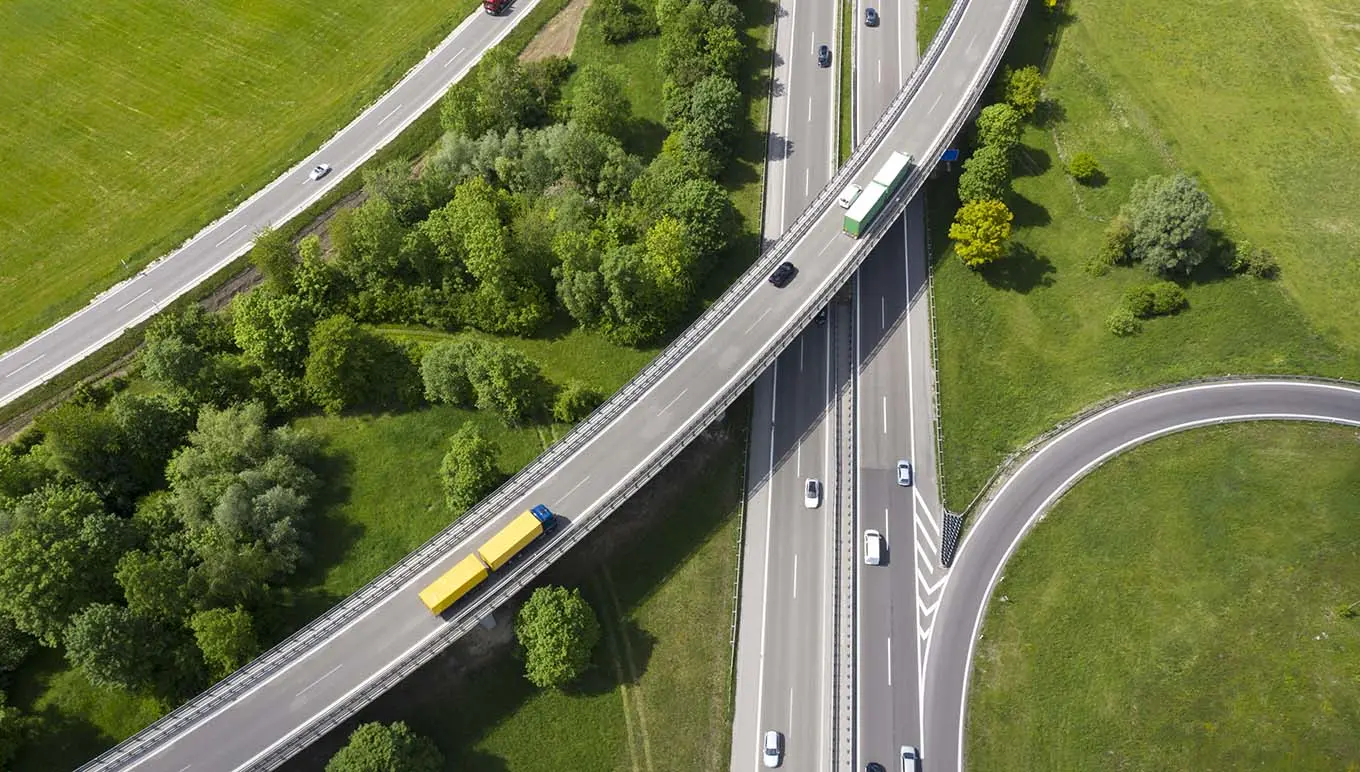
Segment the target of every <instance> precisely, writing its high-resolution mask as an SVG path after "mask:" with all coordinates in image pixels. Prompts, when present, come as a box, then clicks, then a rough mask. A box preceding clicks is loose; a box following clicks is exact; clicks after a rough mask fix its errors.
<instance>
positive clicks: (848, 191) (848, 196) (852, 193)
mask: <svg viewBox="0 0 1360 772" xmlns="http://www.w3.org/2000/svg"><path fill="white" fill-rule="evenodd" d="M863 192H864V188H861V187H860V186H858V185H856V184H855V183H853V182H852V183H850V184H849V185H846V186H845V190H842V191H841V195H840V198H838V199H836V203H838V204H840V205H841V209H849V208H850V205H851V204H853V203H855V199H857V198H859V194H860V193H863Z"/></svg>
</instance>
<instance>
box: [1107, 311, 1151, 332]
mask: <svg viewBox="0 0 1360 772" xmlns="http://www.w3.org/2000/svg"><path fill="white" fill-rule="evenodd" d="M1105 329H1107V330H1109V331H1110V332H1112V333H1114V334H1115V335H1118V336H1119V337H1121V338H1122V337H1124V336H1126V335H1133V334H1134V333H1136V332H1138V331H1139V330H1141V329H1143V323H1142V322H1140V321H1138V317H1136V316H1134V315H1133V312H1132V311H1130V310H1129V309H1127V308H1124V307H1123V306H1120V307H1119V308H1116V309H1115V310H1114V311H1111V312H1110V315H1109V316H1107V317H1105Z"/></svg>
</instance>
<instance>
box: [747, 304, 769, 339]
mask: <svg viewBox="0 0 1360 772" xmlns="http://www.w3.org/2000/svg"><path fill="white" fill-rule="evenodd" d="M772 310H773V309H770V308H767V309H765V313H763V314H761V315H760V316H759V317H758V318H757V319H756V320H755V321H754V322H751V326H750V327H747V328H746V334H747V335H750V334H751V330H754V329H755V328H756V325H758V324H760V323H761V322H763V321H765V317H767V316H769V315H770V311H772Z"/></svg>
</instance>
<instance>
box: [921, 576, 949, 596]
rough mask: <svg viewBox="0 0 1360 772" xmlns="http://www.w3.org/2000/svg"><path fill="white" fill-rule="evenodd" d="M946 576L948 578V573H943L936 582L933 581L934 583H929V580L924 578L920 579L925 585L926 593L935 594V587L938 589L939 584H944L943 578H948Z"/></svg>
mask: <svg viewBox="0 0 1360 772" xmlns="http://www.w3.org/2000/svg"><path fill="white" fill-rule="evenodd" d="M948 578H949V574H945V575H944V576H942V577H940V580H939V581H938V582H936V583H934V584H931V583H929V582H927V581H925V580H922V581H921V583H922V584H924V585H925V586H926V595H934V594H935V591H936V590H937V589H939V587H940V585H942V584H944V582H945V580H946V579H948Z"/></svg>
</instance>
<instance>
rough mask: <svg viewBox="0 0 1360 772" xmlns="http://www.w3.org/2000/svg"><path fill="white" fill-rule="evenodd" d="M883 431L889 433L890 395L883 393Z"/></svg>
mask: <svg viewBox="0 0 1360 772" xmlns="http://www.w3.org/2000/svg"><path fill="white" fill-rule="evenodd" d="M883 433H884V434H887V433H888V395H887V394H884V395H883Z"/></svg>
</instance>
